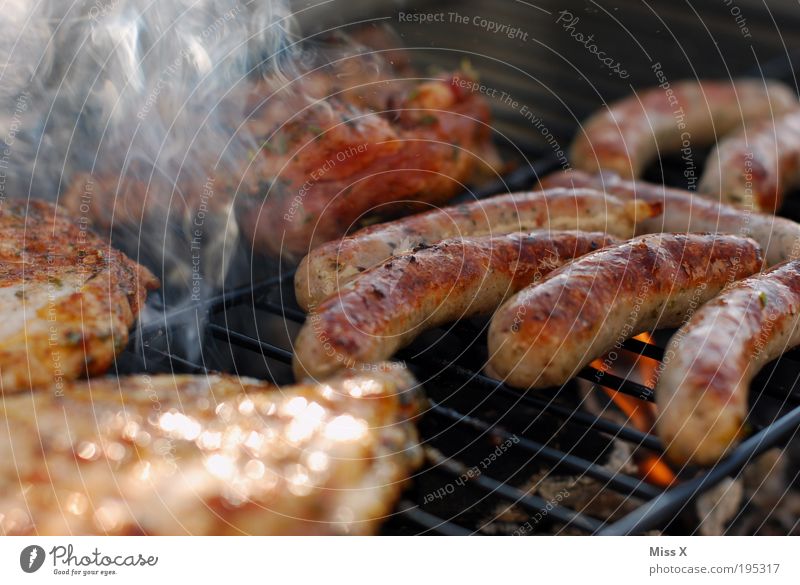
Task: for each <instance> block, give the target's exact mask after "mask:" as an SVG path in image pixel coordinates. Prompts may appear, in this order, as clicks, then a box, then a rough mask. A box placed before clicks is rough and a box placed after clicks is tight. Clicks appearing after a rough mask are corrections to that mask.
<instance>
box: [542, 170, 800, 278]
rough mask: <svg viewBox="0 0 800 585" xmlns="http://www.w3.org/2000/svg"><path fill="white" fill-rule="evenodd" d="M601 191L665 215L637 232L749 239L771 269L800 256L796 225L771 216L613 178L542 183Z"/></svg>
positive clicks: (557, 178) (566, 177)
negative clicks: (658, 207) (653, 205)
mask: <svg viewBox="0 0 800 585" xmlns="http://www.w3.org/2000/svg"><path fill="white" fill-rule="evenodd" d="M569 186H572V187H573V188H575V189H584V188H592V189H601V190H604V191H605V192H606V193H608V194H609V195H613V196H615V197H618V198H620V199H624V200H630V199H633V200H637V201H638V200H641V201H647V202H648V203H659V204H662V205H663V207H664V213H663V214H662V215H661V216H659V217H657V218H653V219H646V220H644V221H642V222H640V223H638V224H637V226H636V228H637V232H638V233H640V234H646V233H660V232H672V233H689V232H716V233H729V234H739V235H743V236H749V237H751V238H753V239H754V240H755V241H756V242H758V244H759V246H761V249H762V250H763V252H764V257H765V259H766V261H767V264H768V265H770V266H772V265H774V264H779V263H781V262H784V261H785V260H788V259H790V258H797V257H798V256H800V224H798V223H796V222H794V221H791V220H789V219H785V218H783V217H775V216H774V215H771V214H764V213H755V212H745V211H743V210H742V209H738V208H736V207H733V206H732V205H725V204H723V203H719V202H717V201H712V200H711V199H708V198H705V197H698V196H696V195H693V194H692V193H691V192H689V191H683V190H681V189H670V188H668V187H663V186H661V185H654V184H652V183H646V182H644V181H636V182H633V181H626V180H624V179H621V178H619V177H618V176H616V175H614V174H613V173H603V174H600V175H588V174H586V173H582V172H579V171H570V172H566V173H554V174H552V175H549V176H547V177H545V178H544V180H543V181H542V182H541V187H542V188H543V189H552V188H556V187H569Z"/></svg>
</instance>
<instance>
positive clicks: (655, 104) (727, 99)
mask: <svg viewBox="0 0 800 585" xmlns="http://www.w3.org/2000/svg"><path fill="white" fill-rule="evenodd" d="M798 107H800V103H798V100H797V95H796V94H795V93H794V92H793V91H792V90H791V89H790V88H789V87H788V86H786V85H784V84H782V83H779V82H776V81H768V82H766V81H764V80H763V79H738V80H735V81H693V80H687V81H679V82H676V83H673V84H672V85H671V87H669V88H667V89H665V88H662V87H654V88H651V89H645V90H643V91H638V92H636V94H634V95H631V96H628V97H626V98H624V99H621V100H619V101H617V102H614V103H612V104H610V105H609V106H607V107H604V108H603V109H601V110H600V111H599V112H597V113H596V114H594V115H593V116H591V117H590V118H589V119H588V120H586V121H585V122H584V123H583V126H582V128H581V129H580V130H579V131H578V135H577V137H576V138H575V141H574V142H573V144H572V147H571V152H570V162H571V163H572V165H573V167H574V168H575V169H578V170H581V171H586V172H590V173H595V172H597V171H613V172H615V173H618V174H619V175H620V176H622V177H625V178H635V177H639V176H641V174H642V173H643V172H644V169H645V167H646V166H647V165H648V164H649V163H650V162H652V161H653V160H655V158H656V157H657V156H659V155H663V154H665V153H672V152H679V151H680V149H681V148H684V147H685V145H686V143H687V141H688V142H689V143H690V145H691V146H692V147H698V146H702V145H711V144H714V142H716V141H717V139H718V138H719V137H720V136H723V135H725V134H726V133H728V132H730V131H732V130H735V129H736V128H738V127H739V126H741V125H742V124H744V123H747V122H753V121H756V120H763V119H772V118H773V117H775V116H780V115H782V114H784V113H786V112H790V111H792V110H795V109H798Z"/></svg>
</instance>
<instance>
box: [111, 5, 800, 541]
mask: <svg viewBox="0 0 800 585" xmlns="http://www.w3.org/2000/svg"><path fill="white" fill-rule="evenodd" d="M468 4H469V3H467V5H464V7H463V8H462V10H468V8H467V6H468ZM501 4H503V3H501ZM507 10H508V8H507V7H504V8H502V9H499V12H498V13H496V14H495V18H496V19H497V20H502V19H503V17H504V16H503V14H504V11H507ZM516 10H519V7H517V8H516ZM679 10H680V9H679ZM514 14H515V13H514V12H511V13H509V14H508V15H507V16H508V18H512V17H513V16H514ZM671 14H672V16H674V13H671ZM526 23H527V21H526ZM755 24H756V23H755V22H754V23H753V25H755ZM523 26H526V25H525V24H523ZM549 26H551V27H552V26H553V25H552V19H551V20H550V21H549ZM530 30H533V31H535V30H537V25H535V24H533V21H531V24H530ZM402 31H403V28H402V27H401V32H402ZM601 31H602V29H601ZM406 32H408V30H406ZM409 34H410V33H409ZM454 34H456V33H454ZM445 36H446V35H445ZM598 36H600V34H598ZM731 42H732V41H731ZM506 45H508V43H505V44H504V45H503V47H506ZM506 48H507V47H506ZM483 52H484V53H485V54H486V53H491V50H484V51H483ZM745 53H746V51H745V52H744V53H743V52H742V51H738V53H737V55H740V54H745ZM442 55H444V57H443V56H442ZM415 56H417V55H416V54H415ZM456 56H457V53H456V52H454V53H453V54H449V53H447V52H446V51H444V52H443V51H435V52H429V53H426V54H425V55H424V57H420V59H425V60H430V59H433V60H435V59H437V58H438V59H439V61H440V62H443V65H444V66H449V65H451V63H449V62H447V61H452V60H453V59H455V57H456ZM583 58H584V59H586V56H584V57H583ZM477 60H480V59H477ZM478 69H479V70H480V64H478ZM642 70H643V68H640V70H636V71H635V72H638V74H639V75H638V76H639V79H644V78H645V77H647V76H646V75H645V73H646V71H645V73H643V72H642ZM742 72H744V73H747V72H750V73H755V74H757V75H759V76H760V75H762V74H763V75H764V76H769V77H773V78H778V79H782V80H783V81H785V82H787V83H788V84H790V85H791V86H793V87H796V86H797V84H796V78H795V73H794V69H793V60H792V58H791V56H788V55H787V56H784V57H782V58H780V59H777V60H775V61H773V62H770V63H767V64H763V65H761V66H760V67H759V68H758V70H757V71H753V70H752V68H750V69H748V70H742ZM550 73H552V72H550ZM687 74H690V75H691V72H687ZM498 75H499V74H497V73H496V72H491V71H490V73H489V77H490V78H494V79H495V80H496V79H497V76H498ZM565 75H567V76H573V75H577V74H576V73H575V72H574V71H571V72H569V73H568V74H565ZM634 77H636V75H634ZM612 81H616V85H617V86H618V87H619V89H618V90H617V91H616V93H617V94H623V93H627V91H628V87H627V85H626V84H624V83H620V82H619V80H612ZM502 83H503V82H500V81H498V83H497V85H500V86H503V85H502ZM516 83H517V84H519V85H518V86H516V87H515V88H512V89H513V90H515V91H517V93H518V94H520V95H524V94H525V87H524V86H525V80H524V79H522V80H519V81H517V82H516ZM598 83H599V85H600V86H603V85H606V86H608V85H609V84H610V83H611V82H610V81H609V79H607V78H606V77H602V78H600V79H599V81H598ZM650 84H652V79H651V80H650ZM613 93H614V92H613V91H610V92H608V93H607V94H605V95H606V96H608V97H609V99H610V98H611V97H616V96H614V95H612V94H613ZM529 99H530V100H532V101H533V102H534V103H535V100H536V97H535V96H533V97H530V98H529ZM596 105H597V104H596V103H595V104H594V106H596ZM544 109H545V110H546V107H544ZM587 111H588V105H587ZM497 115H498V120H499V122H498V127H499V128H500V129H501V131H502V133H503V135H504V137H503V138H501V139H500V140H499V141H498V142H499V143H502V142H503V141H504V140H506V141H508V143H506V144H500V146H501V147H505V148H506V149H507V150H508V149H509V144H510V143H513V145H514V146H515V148H519V149H520V150H521V152H522V155H523V156H522V157H521V158H522V159H524V163H523V162H522V161H521V162H520V164H519V166H518V167H517V169H516V170H512V171H509V173H508V174H507V175H506V176H504V177H503V179H502V180H501V181H498V182H495V183H493V184H490V185H484V186H482V188H480V189H477V190H473V191H471V192H469V193H465V194H464V195H463V196H462V197H464V198H465V199H467V198H473V197H485V196H488V195H491V194H495V193H498V192H504V191H513V190H518V189H524V188H529V187H532V186H533V185H535V183H536V181H537V178H538V177H541V176H544V175H545V174H547V173H548V172H551V171H553V170H556V169H558V168H559V166H560V163H559V160H558V159H557V157H555V156H553V153H552V148H551V147H550V146H548V145H547V144H544V143H543V142H542V137H541V135H540V134H537V133H536V131H531V129H530V128H528V129H527V132H523V135H520V130H519V128H518V127H517V128H515V127H514V126H515V124H517V125H518V124H519V120H518V113H517V112H512V111H508V110H503V109H502V108H499V109H498V112H497ZM573 115H574V113H573ZM542 116H543V117H544V118H545V119H546V120H547V123H548V125H549V127H550V128H551V129H552V130H553V134H554V135H556V137H557V138H558V140H560V141H561V144H562V145H566V144H567V142H566V140H567V138H564V136H568V135H569V133H570V132H574V129H575V123H574V121H571V120H568V119H566V118H565V116H564V115H563V113H562V114H557V113H555V112H549V113H548V112H547V111H545V112H544V113H543V114H542ZM548 116H549V117H548ZM569 128H571V129H572V130H570V129H569ZM506 131H507V132H506ZM509 137H510V138H509ZM520 145H521V146H520ZM695 154H696V156H697V158H698V160H699V161H701V160H702V156H703V153H700V152H697V153H695ZM516 156H517V158H520V157H519V151H518V152H517V153H516ZM698 172H699V171H698ZM648 177H649V178H650V179H652V180H655V181H658V182H661V181H664V182H666V183H667V184H669V185H671V186H676V187H682V186H683V187H685V186H686V185H685V177H684V176H683V174H682V172H681V169H680V165H679V161H676V160H665V161H663V164H662V165H661V166H660V167H659V168H657V169H651V170H650V171H649V174H648ZM787 199H788V200H791V199H792V198H791V197H787ZM784 214H785V215H789V216H790V217H793V218H795V219H798V218H800V213H798V212H797V210H795V209H793V208H791V207H787V209H785V210H784ZM242 248H243V250H242V251H241V252H240V253H239V256H238V257H237V258H236V259H235V262H237V263H239V264H240V265H241V266H243V267H246V269H245V270H233V271H232V273H234V274H239V275H241V274H245V275H248V276H249V278H248V279H247V280H246V281H245V282H241V281H239V282H233V283H228V284H226V286H225V288H224V289H223V290H222V292H221V293H220V294H218V295H216V296H213V297H212V298H208V299H205V300H202V301H198V302H196V303H192V304H188V305H186V304H183V305H181V306H179V307H173V306H171V304H170V303H169V302H168V301H166V300H164V299H163V298H161V297H158V296H156V298H155V299H154V300H153V302H151V303H150V307H149V309H148V312H147V316H146V318H144V319H143V323H142V324H140V325H139V326H138V328H137V330H136V334H135V336H134V337H133V339H132V340H131V343H130V345H129V347H128V348H127V349H126V351H125V352H124V353H123V354H122V355H121V356H120V358H119V361H118V363H117V371H118V373H120V374H125V373H138V372H142V371H147V372H174V373H202V372H208V371H214V370H221V371H227V372H231V373H235V374H239V375H252V376H257V377H261V378H266V379H271V380H273V381H275V382H276V383H287V382H289V381H291V368H290V363H291V358H292V350H291V339H292V338H293V337H294V335H295V334H296V332H297V331H298V329H299V326H300V325H301V324H302V322H303V321H304V319H305V315H304V313H303V312H302V311H301V310H300V309H299V308H298V307H297V305H296V303H295V300H294V293H293V276H294V273H293V271H292V270H291V269H289V268H287V267H286V266H285V265H282V264H278V263H275V262H271V261H268V260H265V259H263V258H259V257H258V256H257V255H254V253H251V252H246V251H245V250H244V246H242ZM486 327H487V322H486V321H481V320H471V321H468V322H461V323H458V324H456V325H454V326H452V327H448V328H443V329H438V330H434V331H430V332H427V333H426V334H425V335H423V336H422V337H421V338H420V339H419V340H417V341H416V342H415V343H414V344H413V345H411V346H410V347H408V348H406V349H405V350H403V351H402V352H401V353H400V355H399V356H398V359H402V360H404V361H405V362H406V363H407V365H408V366H409V367H410V368H411V370H412V371H413V372H414V373H415V375H416V376H417V378H418V380H420V382H422V383H423V385H424V387H425V389H426V392H427V395H428V398H429V407H428V409H427V411H426V412H425V413H424V415H423V416H422V417H421V418H420V419H419V420H418V424H419V428H420V431H421V436H422V439H423V442H424V444H425V450H426V454H427V463H426V466H425V467H424V468H423V469H421V470H420V471H419V472H418V473H417V474H416V475H415V476H414V477H413V478H412V483H411V485H410V487H409V489H408V490H407V491H406V492H405V495H404V497H403V499H402V501H401V502H400V503H399V505H398V506H397V508H396V510H395V512H394V513H393V515H392V516H391V517H389V518H387V519H386V522H385V524H384V532H385V533H387V534H446V535H459V534H472V533H476V532H483V533H528V532H530V533H539V532H546V533H547V532H549V533H553V532H557V533H559V532H568V533H581V534H603V535H621V534H641V533H646V532H649V531H659V532H665V533H693V532H695V531H696V530H697V526H698V518H697V517H696V515H695V514H696V512H695V510H694V508H693V504H694V502H695V501H696V500H697V499H698V498H699V497H700V496H701V495H702V494H704V493H706V492H708V491H709V490H711V489H713V488H714V487H715V486H717V485H719V484H720V483H721V482H722V481H723V480H725V479H726V478H730V477H737V476H738V475H739V474H741V472H742V471H743V469H745V468H746V467H747V466H748V465H749V464H751V463H752V462H753V460H754V459H755V458H757V457H758V456H759V455H761V454H762V453H764V452H766V451H767V450H769V449H771V448H773V447H776V446H777V447H783V446H785V444H786V442H787V441H788V440H790V439H791V438H792V437H793V436H794V435H795V434H796V433H797V430H798V429H800V387H798V381H800V352H797V351H791V352H788V353H786V354H785V355H784V356H782V357H781V358H780V359H779V360H777V361H776V362H774V363H772V364H770V365H769V366H768V367H766V368H765V369H764V370H763V371H762V372H761V374H760V375H759V376H758V378H757V379H756V381H755V382H754V384H753V390H752V393H751V405H752V410H751V413H750V417H749V422H750V425H751V433H750V435H749V437H748V438H746V439H745V440H744V441H742V442H741V443H740V444H739V445H738V446H737V447H736V448H735V449H733V450H732V451H731V452H730V453H729V454H728V455H727V456H726V457H725V458H724V459H723V460H721V461H720V462H719V463H718V464H716V465H715V466H714V467H712V468H710V469H707V470H698V469H686V470H682V471H681V472H680V473H679V476H678V481H676V482H675V483H674V484H673V485H672V486H671V487H669V488H666V489H665V488H663V487H659V486H657V485H654V484H652V483H649V482H648V481H646V480H645V479H642V477H641V476H639V475H638V474H637V473H636V472H635V470H632V469H631V467H630V466H622V467H619V466H618V467H616V468H615V467H614V466H612V465H609V464H608V463H609V461H610V460H611V459H613V458H614V457H615V453H614V451H615V449H619V448H620V446H623V447H624V449H623V451H624V453H627V459H630V456H631V454H636V453H642V452H646V453H650V454H655V455H658V454H660V453H661V452H662V446H661V444H660V442H659V440H658V439H657V437H655V436H654V435H652V434H648V433H647V432H643V431H641V430H637V429H636V428H634V427H632V426H630V425H629V424H625V422H624V417H622V418H621V417H620V413H619V412H618V411H617V410H616V407H615V406H614V404H613V402H611V401H610V400H609V397H608V394H607V393H606V392H604V391H603V390H602V389H601V388H600V385H602V386H603V387H605V388H610V389H613V390H616V391H618V392H621V393H623V394H626V395H630V396H633V397H635V398H636V399H638V400H642V401H652V400H653V388H652V387H649V386H648V385H646V384H644V383H642V382H641V380H638V379H637V367H636V364H638V363H639V362H640V361H641V360H646V361H649V362H650V364H651V366H655V365H657V363H658V362H659V360H661V359H662V357H663V347H664V346H665V345H666V340H667V339H668V338H669V332H656V333H655V334H654V335H653V337H652V340H651V341H650V342H644V341H641V340H639V339H631V340H628V341H626V342H625V343H624V346H623V348H622V350H621V351H620V352H619V353H620V354H622V355H624V356H625V359H624V360H620V363H622V362H624V363H626V364H633V365H629V366H626V367H622V368H619V367H617V368H615V369H613V370H612V371H609V372H605V371H603V372H601V371H600V370H598V369H596V368H594V367H587V368H585V369H584V370H583V371H582V372H580V374H579V376H578V379H579V380H582V381H583V382H582V383H580V382H578V381H571V382H569V383H568V384H566V385H565V386H564V387H562V388H559V389H553V390H552V391H549V392H548V391H545V392H536V393H523V392H521V391H519V390H516V389H513V388H510V387H507V386H505V385H503V384H501V383H499V382H497V381H495V380H493V379H491V378H488V377H486V376H485V375H483V374H482V373H481V371H480V366H481V365H482V364H483V363H485V351H486V349H485V348H486ZM187 331H189V332H190V334H188V335H187ZM187 339H189V340H195V341H196V342H197V343H196V347H194V346H193V347H194V349H192V348H190V347H189V346H190V345H192V344H191V343H187V341H186V340H187ZM587 389H588V390H587ZM590 398H591V400H592V402H593V403H594V407H593V408H588V401H589V399H590ZM598 405H599V407H598ZM498 450H499V452H500V455H497V453H498ZM493 453H494V454H495V457H494V458H492V454H493ZM487 460H488V461H489V463H488V464H485V462H486V461H487ZM556 476H559V477H562V476H563V477H571V478H573V483H574V482H580V481H584V480H585V481H586V482H588V485H590V486H592V489H591V491H592V493H591V494H590V495H589V496H588V501H583V502H581V505H580V506H576V507H570V505H568V504H566V503H564V502H562V501H561V500H560V499H559V498H554V497H547V496H546V495H545V494H541V493H534V492H532V491H530V490H529V489H528V488H530V486H531V483H532V481H533V482H541V481H543V479H544V478H547V477H556ZM532 478H534V479H533V480H532ZM600 501H605V502H607V503H606V505H605V508H604V509H605V513H604V514H602V515H599V514H596V513H594V510H597V509H598V506H596V505H595V504H597V503H598V502H600ZM608 502H610V503H608ZM509 510H520V511H522V514H517V516H514V514H512V513H510V512H509ZM515 518H517V519H518V518H523V520H522V521H518V520H515ZM531 519H535V521H534V520H531Z"/></svg>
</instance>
